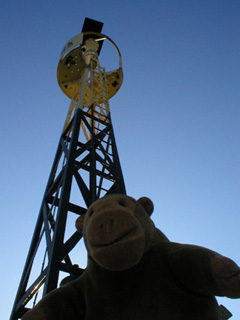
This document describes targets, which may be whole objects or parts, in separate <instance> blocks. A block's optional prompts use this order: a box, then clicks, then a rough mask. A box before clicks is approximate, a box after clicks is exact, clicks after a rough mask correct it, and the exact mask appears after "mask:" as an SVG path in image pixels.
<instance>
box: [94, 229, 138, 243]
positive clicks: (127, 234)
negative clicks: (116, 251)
mask: <svg viewBox="0 0 240 320" xmlns="http://www.w3.org/2000/svg"><path fill="white" fill-rule="evenodd" d="M137 229H138V227H137V226H133V227H132V228H131V229H129V230H127V231H126V232H124V233H123V234H122V235H120V236H119V237H117V238H116V239H114V240H112V241H110V242H107V243H101V244H98V243H93V242H91V241H89V244H90V246H91V247H93V248H104V247H108V246H111V245H113V244H115V243H118V242H120V241H122V240H123V239H124V240H125V239H127V238H130V237H128V236H129V235H131V236H132V233H134V232H135V230H137Z"/></svg>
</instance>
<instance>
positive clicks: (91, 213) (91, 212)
mask: <svg viewBox="0 0 240 320" xmlns="http://www.w3.org/2000/svg"><path fill="white" fill-rule="evenodd" d="M92 215H93V209H92V210H91V211H90V212H89V217H91V216H92Z"/></svg>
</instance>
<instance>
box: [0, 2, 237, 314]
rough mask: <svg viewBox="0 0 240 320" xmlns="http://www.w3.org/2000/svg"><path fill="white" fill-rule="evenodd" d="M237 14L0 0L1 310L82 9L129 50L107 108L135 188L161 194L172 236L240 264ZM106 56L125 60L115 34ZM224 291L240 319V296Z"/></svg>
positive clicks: (14, 278)
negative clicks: (66, 50) (60, 72)
mask: <svg viewBox="0 0 240 320" xmlns="http://www.w3.org/2000/svg"><path fill="white" fill-rule="evenodd" d="M239 14H240V2H239V1H237V0H235V1H234V0H228V1H227V0H226V1H222V0H209V1H201V0H199V1H197V0H196V1H193V0H185V1H184V0H182V1H181V0H179V1H177V0H169V1H166V0H164V1H163V0H161V1H153V0H152V1H114V0H113V1H111V2H110V1H72V0H69V1H49V0H48V1H41V0H40V1H35V0H32V1H30V0H29V1H24V0H22V1H20V0H19V1H16V0H12V1H5V0H3V1H2V2H1V4H0V24H1V31H0V32H1V46H0V54H1V59H0V64H1V78H0V84H1V97H0V99H1V118H0V119H1V127H0V130H1V145H2V147H1V163H2V165H1V169H0V179H1V195H0V200H1V212H0V214H1V229H0V243H1V252H2V260H1V264H0V271H1V273H0V274H1V278H0V283H1V292H2V293H1V294H0V300H1V305H0V314H1V318H2V319H8V317H9V315H10V311H11V308H12V305H13V301H14V298H15V295H16V290H17V287H18V284H19V281H20V277H21V273H22V269H23V266H24V263H25V259H26V255H27V252H28V248H29V245H30V240H31V237H32V234H33V229H34V226H35V223H36V219H37V215H38V211H39V208H40V204H41V200H42V196H43V193H44V190H45V186H46V183H47V179H48V175H49V173H50V169H51V165H52V162H53V158H54V155H55V151H56V148H57V143H58V140H59V137H60V133H61V130H62V127H63V123H64V121H65V117H66V114H67V110H68V107H69V103H70V101H69V100H68V98H66V97H65V96H64V94H63V93H62V92H61V90H60V88H59V87H58V83H57V78H56V69H57V64H58V60H59V57H60V52H61V50H62V48H63V46H64V44H65V42H66V41H68V40H69V39H70V38H71V37H73V36H74V35H76V34H78V33H80V32H81V29H82V25H83V21H84V18H85V17H89V18H92V19H96V20H98V21H102V22H104V27H103V33H105V34H106V35H108V36H109V37H110V38H112V39H113V40H114V41H115V42H116V44H117V45H118V47H119V49H120V51H121V53H122V58H123V71H124V82H123V86H122V88H121V89H120V91H119V92H118V93H117V95H116V96H115V97H114V98H113V99H111V100H110V108H111V114H112V121H113V125H114V131H115V136H116V140H117V146H118V152H119V156H120V160H121V165H122V170H123V174H124V178H125V183H126V188H127V192H128V194H129V195H131V196H133V197H135V198H139V197H141V196H143V195H147V196H149V197H150V198H151V199H152V200H153V202H154V204H155V212H154V214H153V220H154V222H155V224H156V226H157V227H158V228H160V229H161V230H162V231H163V232H164V233H165V234H166V235H167V236H168V237H169V238H170V239H171V240H172V241H176V242H181V243H193V244H197V245H201V246H205V247H208V248H211V249H212V250H215V251H218V252H220V253H222V254H223V255H226V256H228V257H230V258H232V259H233V260H235V261H236V262H237V263H238V264H240V249H239V236H240V213H239V150H240V148H239V147H240V146H239V133H240V132H239V118H240V114H239V112H240V111H239V102H240V99H239V98H240V94H239V83H240V81H239V80H240V62H239V49H240V45H239V33H240V20H239ZM100 61H101V64H102V66H105V67H106V69H107V70H111V69H112V68H115V67H116V55H115V52H114V51H112V49H111V48H110V47H108V46H107V44H104V48H103V50H102V52H101V56H100ZM79 259H81V256H80V255H79ZM218 301H219V303H222V304H224V305H225V306H226V307H227V308H228V309H229V310H230V311H231V312H232V313H233V318H232V319H239V318H240V300H231V299H225V298H224V299H218Z"/></svg>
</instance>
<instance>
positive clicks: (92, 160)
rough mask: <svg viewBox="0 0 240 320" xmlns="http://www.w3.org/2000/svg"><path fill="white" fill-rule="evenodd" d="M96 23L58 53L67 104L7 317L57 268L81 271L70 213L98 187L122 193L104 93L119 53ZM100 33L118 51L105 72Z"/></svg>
mask: <svg viewBox="0 0 240 320" xmlns="http://www.w3.org/2000/svg"><path fill="white" fill-rule="evenodd" d="M102 26H103V24H102V23H100V22H98V21H94V20H91V19H88V18H86V19H85V22H84V25H83V29H82V33H81V34H79V35H77V36H75V37H73V38H72V39H70V40H69V41H68V42H67V43H66V45H65V46H64V48H63V51H62V53H61V58H60V61H59V64H58V69H57V78H58V83H59V85H60V88H61V89H62V91H63V92H64V93H65V94H66V95H67V96H68V97H69V98H70V99H71V103H70V108H69V112H68V115H67V119H66V122H65V125H64V128H63V132H62V134H61V137H60V141H59V144H58V147H57V152H56V156H55V159H54V162H53V166H52V169H51V172H50V176H49V180H48V183H47V187H46V190H45V193H44V196H43V200H42V204H41V208H40V212H39V215H38V219H37V223H36V227H35V231H34V233H33V238H32V242H31V245H30V249H29V253H28V256H27V260H26V264H25V267H24V270H23V274H22V278H21V281H20V284H19V288H18V292H17V295H16V299H15V302H14V306H13V310H12V314H11V317H10V320H16V319H21V317H22V316H23V315H24V314H25V313H26V312H27V311H28V310H29V308H31V307H32V306H30V304H32V305H34V304H35V302H36V301H37V299H40V298H41V297H39V295H40V293H41V294H42V296H44V295H46V294H47V293H48V292H50V291H51V290H53V289H55V288H57V287H58V282H59V274H60V272H64V273H67V275H71V276H72V275H73V276H79V275H81V274H82V273H83V272H84V269H81V268H79V267H78V265H77V263H78V261H75V263H74V262H72V260H71V257H70V252H71V251H72V249H73V248H74V247H75V246H76V244H77V243H78V242H79V240H80V239H81V237H82V235H81V234H79V233H78V232H77V231H75V229H74V221H75V220H76V218H77V215H82V214H84V213H85V212H86V209H87V207H89V206H90V204H91V203H92V202H93V201H95V200H96V199H98V198H100V197H102V196H104V195H106V194H111V193H123V194H125V193H126V190H125V185H124V180H123V175H122V171H121V166H120V161H119V157H118V152H117V147H116V142H115V138H114V133H113V127H112V122H111V117H110V111H109V99H110V98H111V97H112V96H113V95H115V94H116V92H117V91H118V90H119V88H120V86H121V84H122V80H123V72H122V63H121V55H120V52H119V49H118V47H117V46H116V44H115V43H114V42H113V41H112V40H111V39H110V38H108V37H107V36H105V35H103V34H101V33H100V32H101V30H102ZM104 40H107V41H109V42H110V43H111V44H112V45H113V46H114V47H115V49H116V51H117V54H118V58H119V66H118V68H117V69H116V70H113V71H109V72H105V69H104V68H102V67H101V66H100V63H99V60H98V56H99V53H100V50H101V46H102V44H103V41H104ZM70 216H73V218H71V217H70ZM71 219H72V221H71ZM70 226H71V227H70ZM68 227H69V228H70V231H69V230H68ZM71 228H72V230H71ZM39 255H40V256H41V262H40V260H39V261H38V256H39ZM36 265H37V269H38V270H37V271H36V270H35V269H36V268H35V269H34V267H35V266H36Z"/></svg>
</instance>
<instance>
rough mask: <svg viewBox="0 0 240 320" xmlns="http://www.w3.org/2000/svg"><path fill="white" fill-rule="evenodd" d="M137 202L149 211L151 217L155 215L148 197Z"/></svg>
mask: <svg viewBox="0 0 240 320" xmlns="http://www.w3.org/2000/svg"><path fill="white" fill-rule="evenodd" d="M137 202H138V203H139V204H140V205H141V206H142V207H143V208H144V209H145V210H146V211H147V213H148V215H149V216H150V215H151V214H152V213H153V208H154V206H153V202H152V200H151V199H149V198H147V197H142V198H140V199H138V201H137Z"/></svg>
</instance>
